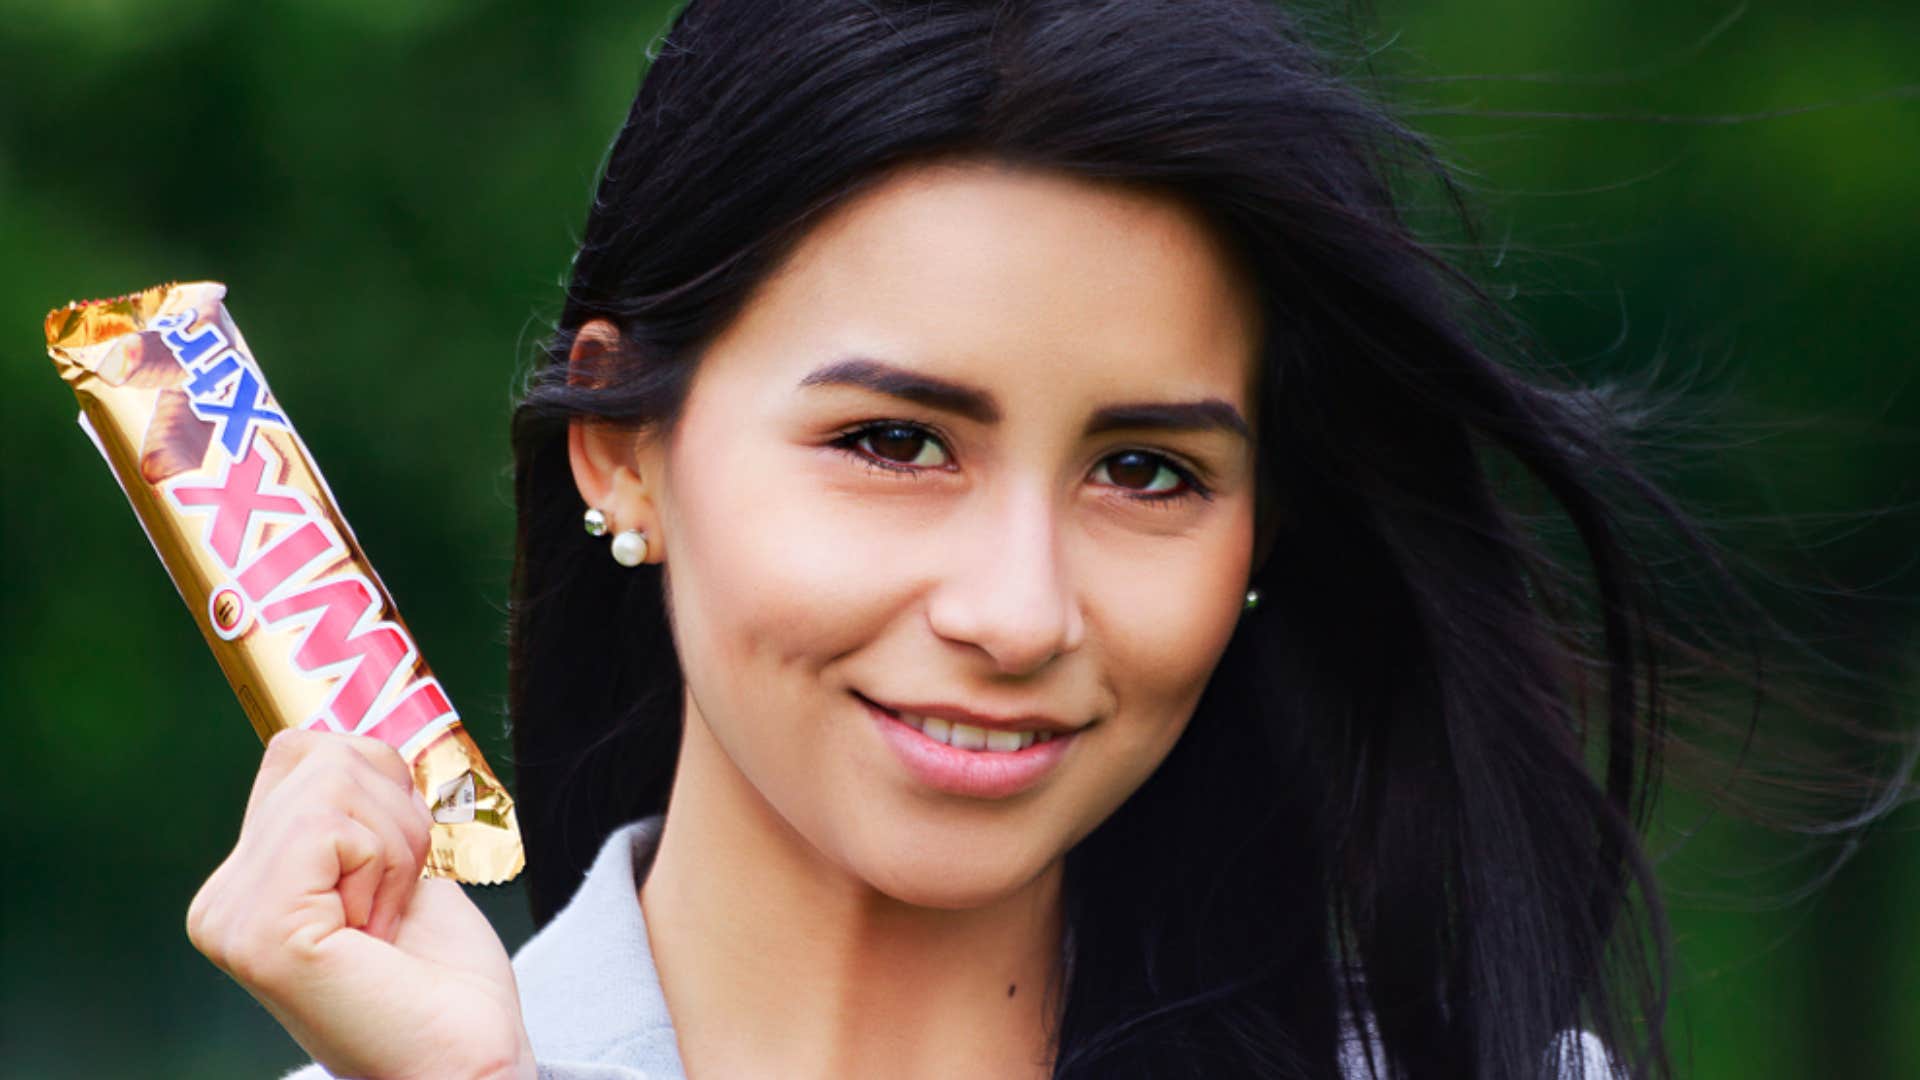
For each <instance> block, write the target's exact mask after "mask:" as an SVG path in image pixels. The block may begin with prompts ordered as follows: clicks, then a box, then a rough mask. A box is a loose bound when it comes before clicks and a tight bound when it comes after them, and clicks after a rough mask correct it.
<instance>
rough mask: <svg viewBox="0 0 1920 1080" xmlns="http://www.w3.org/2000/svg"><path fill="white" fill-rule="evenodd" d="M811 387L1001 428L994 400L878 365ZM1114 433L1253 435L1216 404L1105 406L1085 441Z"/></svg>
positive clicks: (848, 364)
mask: <svg viewBox="0 0 1920 1080" xmlns="http://www.w3.org/2000/svg"><path fill="white" fill-rule="evenodd" d="M800 386H801V387H802V388H805V387H809V386H853V387H858V388H860V389H862V390H870V391H872V392H874V393H876V394H885V395H886V396H888V397H896V398H900V399H901V400H903V401H911V402H914V403H915V404H919V405H925V406H927V407H928V408H932V409H939V410H941V411H942V412H950V413H953V414H955V415H957V416H962V417H965V418H966V419H968V420H972V421H974V422H976V423H980V424H996V423H999V422H1000V417H1001V411H1000V403H999V402H997V401H995V400H994V397H993V395H992V394H989V393H987V392H986V391H985V390H981V389H979V388H977V387H972V386H967V385H966V384H964V383H957V382H952V381H950V380H947V379H942V378H939V377H937V376H933V375H926V374H922V373H920V372H918V371H911V370H908V369H907V368H903V367H896V366H894V365H892V364H888V363H884V362H882V361H879V360H871V359H868V358H866V357H853V358H851V359H847V360H839V361H835V362H834V363H831V364H827V365H825V366H823V367H820V368H818V369H816V370H814V371H813V372H812V373H810V374H808V375H807V376H806V378H803V379H801V380H800ZM1117 430H1155V431H1220V432H1225V433H1226V434H1229V435H1237V436H1239V437H1240V438H1242V439H1245V440H1247V441H1249V442H1251V441H1252V440H1253V430H1252V428H1250V427H1249V426H1248V425H1247V420H1246V418H1245V417H1244V416H1241V415H1240V410H1239V409H1236V408H1234V407H1233V406H1232V405H1231V404H1229V403H1228V402H1225V401H1222V400H1221V399H1219V398H1212V397H1210V398H1202V399H1200V400H1199V401H1143V402H1131V403H1126V404H1120V405H1107V406H1104V407H1102V408H1101V409H1100V410H1099V411H1097V412H1095V413H1094V414H1093V416H1092V417H1090V418H1089V419H1088V420H1087V430H1086V434H1088V435H1098V434H1100V433H1101V432H1106V431H1117Z"/></svg>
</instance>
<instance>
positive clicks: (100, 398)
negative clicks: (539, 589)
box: [46, 282, 524, 884]
mask: <svg viewBox="0 0 1920 1080" xmlns="http://www.w3.org/2000/svg"><path fill="white" fill-rule="evenodd" d="M225 297H226V287H225V286H224V285H221V284H219V283H217V282H191V283H183V284H176V285H163V286H155V287H154V288H151V289H147V290H144V291H142V292H138V293H133V294H130V295H128V296H122V297H117V298H114V299H111V300H96V301H90V302H86V303H74V304H69V305H67V306H66V307H64V308H60V309H58V310H55V311H52V312H49V313H48V315H47V320H46V332H47V353H48V355H50V356H51V357H52V358H53V362H54V366H55V367H56V368H57V369H58V370H59V372H60V377H61V378H62V379H64V380H65V381H66V383H67V385H68V386H70V387H72V388H73V392H74V395H75V396H76V397H77V398H78V399H79V401H80V426H81V427H82V428H84V429H85V430H86V432H87V434H88V435H89V436H90V437H91V438H92V439H93V442H94V445H95V446H96V447H98V448H99V450H100V455H101V456H102V457H104V458H105V459H106V461H107V466H108V468H109V469H111V470H112V472H113V475H114V478H115V479H116V480H117V481H119V484H120V487H121V489H122V490H123V491H125V492H126V494H127V499H128V501H130V502H131V503H132V504H133V509H134V514H135V515H136V516H137V517H138V518H139V519H140V525H141V527H142V528H144V529H145V530H146V533H147V538H148V539H149V540H151V541H152V542H153V548H154V551H155V552H156V553H158V554H159V556H160V561H161V562H162V563H163V564H164V565H165V566H166V568H167V572H168V573H169V574H170V575H172V577H173V583H174V585H175V586H176V587H178V588H179V590H180V596H181V599H183V600H185V601H186V604H187V608H188V610H189V611H190V612H191V613H192V614H193V617H194V621H195V622H196V623H197V624H198V625H199V627H200V631H201V633H202V635H204V636H205V638H206V640H207V645H208V647H209V648H211V649H212V650H213V655H214V658H215V659H216V660H218V661H219V663H220V669H221V670H222V671H223V672H225V673H226V676H227V681H228V682H229V683H230V684H232V686H233V691H234V694H235V695H236V696H238V697H239V699H240V705H241V707H242V708H243V709H244V710H245V711H246V714H247V719H248V720H250V721H251V722H252V723H253V727H254V731H255V732H256V733H257V734H258V735H259V736H260V738H261V740H262V741H263V742H264V741H265V740H266V739H268V738H270V737H272V735H273V733H274V732H276V731H279V730H281V729H283V728H289V727H305V728H311V729H313V730H317V731H339V732H347V733H351V734H358V735H369V736H372V737H374V738H377V739H380V740H381V741H383V742H385V743H387V744H389V745H391V746H393V747H394V748H395V749H396V750H398V751H399V752H400V755H401V756H402V757H403V758H405V759H406V761H407V763H408V765H409V766H411V768H412V769H413V782H414V788H415V790H417V791H418V792H419V793H420V796H421V798H423V799H424V800H425V801H426V804H427V806H428V808H429V809H430V810H431V811H432V814H433V821H434V824H433V829H432V843H431V847H430V850H429V852H428V855H427V866H426V872H427V873H428V874H432V875H435V876H439V877H450V878H454V879H456V880H459V881H464V882H469V883H473V884H496V883H499V882H503V881H508V880H510V879H512V878H513V877H514V876H515V875H517V874H518V873H519V872H520V870H521V867H522V865H523V862H524V858H523V855H522V852H521V847H520V829H519V826H518V825H517V824H516V822H515V820H514V812H513V800H512V799H511V798H510V797H509V796H508V794H507V791H506V789H505V788H504V787H502V786H501V785H500V781H499V780H498V779H497V778H496V777H495V776H494V774H493V771H492V770H491V769H489V768H488V767H487V763H486V761H485V759H483V758H482V757H481V754H480V749H479V747H478V746H476V745H475V744H474V742H473V739H472V738H471V737H470V736H469V735H468V734H467V731H466V729H465V727H464V726H462V725H461V723H460V717H459V714H458V713H456V712H455V711H454V709H453V705H452V704H451V702H450V701H449V700H448V698H447V695H446V692H445V690H444V689H442V688H441V686H440V683H439V681H438V680H437V679H435V678H434V677H433V674H432V672H430V671H429V670H428V669H427V665H426V661H425V660H424V659H422V658H421V656H420V650H419V648H418V646H417V645H415V643H414V640H413V635H412V634H411V633H409V632H408V630H407V628H406V624H405V623H403V622H401V620H400V614H399V612H398V611H396V610H394V606H393V600H392V599H391V598H390V597H389V596H388V595H387V590H386V588H385V587H384V586H383V585H381V583H380V578H379V576H378V575H376V574H375V573H374V571H373V567H372V565H371V564H370V563H368V562H367V558H366V555H365V553H364V552H362V551H361V550H360V544H359V542H358V541H357V540H355V539H354V536H353V531H352V530H351V529H349V528H348V527H347V523H346V520H345V519H344V518H342V517H341V515H340V510H339V507H338V505H337V504H336V503H335V501H334V499H333V494H332V492H330V491H329V490H328V489H327V483H326V481H325V480H324V479H323V478H322V477H321V475H320V471H319V469H318V468H316V467H315V466H314V464H313V459H312V457H311V456H310V455H309V454H308V453H307V448H306V445H305V444H304V443H302V442H301V441H300V436H299V435H298V434H296V433H295V432H294V430H293V427H292V425H291V424H289V423H288V422H287V416H286V412H285V410H284V409H282V408H281V406H280V403H279V402H278V401H277V400H276V399H275V398H274V396H273V393H272V391H270V390H269V389H268V388H267V382H266V379H265V377H264V376H262V375H261V373H260V368H259V365H258V364H257V363H256V362H255V361H254V358H253V354H252V352H251V351H250V350H249V349H248V348H247V345H246V342H245V341H244V340H243V339H242V338H241V336H240V331H239V330H238V329H237V328H236V327H235V326H234V325H233V320H232V319H231V318H230V317H229V316H228V314H227V309H226V304H225V302H224V301H225Z"/></svg>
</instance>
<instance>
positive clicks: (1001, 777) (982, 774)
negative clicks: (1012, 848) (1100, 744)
mask: <svg viewBox="0 0 1920 1080" xmlns="http://www.w3.org/2000/svg"><path fill="white" fill-rule="evenodd" d="M854 696H855V697H856V698H857V699H858V700H859V701H860V703H861V705H862V706H863V707H864V708H865V709H866V711H867V714H868V716H869V717H870V718H872V720H873V722H874V724H875V725H876V726H877V727H878V729H879V732H880V735H881V737H882V738H883V739H884V741H885V742H886V743H887V746H888V747H889V749H891V750H892V751H893V753H894V756H895V758H896V759H897V760H898V761H899V762H900V763H901V765H902V767H903V768H904V769H905V771H906V772H907V774H908V775H909V776H911V777H912V778H913V779H914V780H916V781H917V782H919V783H920V784H922V785H924V786H926V787H929V788H932V789H934V790H936V791H941V792H945V793H947V794H950V795H959V796H963V797H968V798H980V799H1001V798H1010V797H1012V796H1014V795H1018V794H1020V793H1021V792H1023V791H1027V790H1029V789H1031V788H1033V787H1034V786H1036V785H1037V784H1039V783H1040V782H1041V781H1042V780H1044V779H1045V778H1046V777H1047V776H1048V775H1049V774H1051V773H1052V772H1053V770H1054V769H1055V768H1057V767H1058V766H1059V764H1060V762H1061V760H1062V759H1064V758H1065V757H1066V755H1067V753H1068V749H1069V747H1071V746H1072V744H1073V743H1074V742H1075V741H1076V739H1077V735H1076V733H1075V732H1073V731H1072V730H1069V731H1066V732H1064V733H1062V732H1055V731H1044V732H1043V731H1040V730H1036V729H1034V728H1028V729H1025V734H1022V733H1021V729H1019V728H1014V727H1008V726H1005V722H1004V721H1002V722H1001V723H1000V724H998V725H996V726H994V727H993V728H991V729H988V728H986V727H985V726H984V725H979V724H970V723H967V722H966V721H959V722H949V721H946V720H945V718H944V717H938V716H935V717H926V716H922V715H918V714H915V713H913V712H911V711H895V710H893V709H890V708H888V707H886V706H883V705H880V704H878V703H876V702H874V701H872V700H871V699H868V698H866V697H864V696H862V695H859V694H855V695H854ZM949 711H950V710H949ZM964 715H977V714H964ZM915 720H918V721H920V724H921V725H922V726H915V724H914V721H915ZM942 724H946V725H947V730H946V731H945V732H944V733H942V732H940V730H939V729H940V725H942ZM924 726H932V727H933V728H934V733H935V734H944V735H945V738H944V739H943V738H935V737H932V736H930V735H929V733H928V732H927V731H926V730H923V727H924ZM955 732H959V733H960V740H959V741H960V742H961V743H962V745H954V744H953V741H952V740H953V737H954V733H955ZM972 733H979V734H978V737H976V736H975V735H974V734H972ZM1041 734H1045V735H1046V736H1047V737H1046V738H1044V739H1042V738H1040V735H1041ZM989 740H991V741H993V742H994V743H997V744H998V747H999V748H992V747H989V746H988V745H986V743H987V741H989ZM1010 740H1011V741H1010ZM975 741H979V742H981V743H982V745H981V746H979V747H978V748H976V749H968V748H967V745H966V744H971V743H973V742H975ZM1016 744H1018V745H1016Z"/></svg>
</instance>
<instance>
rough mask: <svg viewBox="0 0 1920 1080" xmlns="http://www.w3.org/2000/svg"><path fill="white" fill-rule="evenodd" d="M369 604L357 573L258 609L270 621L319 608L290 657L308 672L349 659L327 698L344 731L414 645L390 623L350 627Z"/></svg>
mask: <svg viewBox="0 0 1920 1080" xmlns="http://www.w3.org/2000/svg"><path fill="white" fill-rule="evenodd" d="M373 606H374V593H373V590H372V588H371V587H370V586H369V585H368V584H367V582H366V581H364V580H362V579H360V578H357V577H349V578H336V579H334V580H332V581H328V582H324V583H322V584H320V585H316V586H314V587H313V588H310V589H305V590H302V591H300V592H297V593H294V594H293V595H291V596H289V597H287V598H285V599H284V600H276V601H274V602H273V603H271V604H268V605H267V606H266V607H265V608H262V609H261V611H260V617H261V618H262V619H263V620H265V621H266V622H269V623H279V622H285V621H286V620H288V619H291V618H293V617H294V616H296V615H300V614H302V613H305V612H309V611H318V612H320V617H319V618H318V619H317V620H315V622H314V624H313V628H312V629H310V630H308V631H307V636H306V638H305V639H304V640H302V641H301V642H300V647H299V648H298V649H297V650H295V651H294V654H293V659H294V663H296V664H298V665H299V666H300V668H301V669H302V670H304V671H309V672H316V671H320V670H322V669H324V668H329V667H333V666H335V665H338V664H352V665H353V669H352V671H350V672H348V674H347V676H346V678H345V679H343V680H342V681H341V683H340V687H339V689H338V690H336V691H334V695H333V700H332V701H331V702H329V704H328V708H329V709H331V710H332V712H333V717H334V721H335V723H337V724H339V726H340V728H341V729H342V730H344V731H354V730H357V729H358V728H359V727H360V722H361V721H362V720H364V719H366V716H367V712H368V711H369V710H370V709H372V708H373V704H374V701H375V700H376V699H378V698H379V696H380V691H381V690H383V689H385V688H386V685H387V682H388V680H389V679H391V678H392V677H393V673H394V672H395V671H398V670H399V668H400V664H401V663H402V662H403V661H405V660H408V659H411V658H412V656H413V647H412V646H411V645H410V644H409V643H408V641H407V639H406V636H405V635H403V634H401V633H400V630H399V628H398V627H396V626H394V625H393V624H392V623H385V622H383V623H379V624H376V625H375V626H373V627H372V628H371V629H368V630H364V631H360V632H357V633H356V632H355V628H356V627H358V626H359V625H360V623H361V622H363V621H364V620H365V619H366V617H367V614H368V612H369V611H370V610H372V609H373Z"/></svg>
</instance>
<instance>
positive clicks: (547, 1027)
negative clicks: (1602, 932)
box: [284, 815, 1611, 1080]
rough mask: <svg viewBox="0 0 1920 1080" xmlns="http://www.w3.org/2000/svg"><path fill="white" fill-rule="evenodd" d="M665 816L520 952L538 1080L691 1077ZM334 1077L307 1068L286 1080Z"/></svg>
mask: <svg viewBox="0 0 1920 1080" xmlns="http://www.w3.org/2000/svg"><path fill="white" fill-rule="evenodd" d="M663 820H664V819H663V818H661V817H660V816H658V815H656V816H654V817H650V818H645V819H643V820H640V821H636V822H633V823H632V824H629V825H626V826H623V827H622V828H620V829H617V830H615V831H614V833H613V835H611V836H609V837H608V838H607V841H606V843H605V844H603V845H602V846H601V848H600V854H599V855H597V856H596V857H595V858H594V861H593V867H592V869H590V870H588V871H587V876H586V879H585V880H584V881H582V882H581V884H580V888H579V891H577V892H575V893H574V896H573V899H572V900H571V901H569V902H568V904H567V906H566V907H565V908H564V909H562V910H561V911H560V913H559V914H557V915H555V916H554V917H553V918H552V919H551V920H549V921H548V923H547V925H546V926H544V927H542V928H541V929H540V932H539V933H536V934H535V935H533V937H532V938H530V939H528V941H527V943H526V944H525V945H523V946H521V947H520V951H519V952H518V953H516V954H514V957H513V972H514V978H515V980H516V981H517V982H518V983H519V986H520V1008H521V1012H522V1015H523V1017H524V1019H525V1020H526V1024H527V1035H528V1037H529V1038H530V1039H531V1040H532V1043H533V1055H534V1059H535V1060H536V1061H538V1062H539V1065H540V1080H686V1072H685V1070H684V1069H683V1067H682V1066H681V1064H680V1048H679V1045H678V1044H677V1043H676V1042H675V1041H674V1036H673V1020H672V1018H670V1017H669V1016H668V1015H667V1001H666V998H665V997H664V996H663V995H662V994H661V992H660V979H659V976H658V974H657V973H656V971H655V969H654V966H653V950H652V949H651V947H649V946H648V944H647V924H646V919H645V917H644V916H643V915H642V914H641V912H640V896H639V882H640V881H641V880H642V878H643V876H644V875H645V873H646V869H647V867H648V866H649V865H651V863H652V861H653V852H654V849H655V847H656V846H657V845H658V844H659V841H660V826H661V823H662V821H663ZM1342 1050H1343V1054H1342V1060H1341V1067H1342V1068H1341V1071H1342V1072H1343V1073H1344V1074H1345V1075H1346V1076H1348V1077H1354V1078H1360V1077H1365V1076H1366V1075H1367V1068H1366V1065H1365V1064H1364V1056H1363V1050H1362V1046H1361V1043H1360V1036H1359V1034H1358V1033H1357V1032H1350V1034H1349V1037H1348V1039H1347V1042H1346V1044H1345V1046H1344V1047H1343V1048H1342ZM1376 1052H1377V1050H1376ZM1580 1054H1581V1056H1582V1057H1584V1059H1585V1073H1584V1075H1585V1077H1586V1080H1604V1078H1605V1077H1607V1076H1609V1075H1611V1074H1610V1073H1609V1072H1608V1061H1607V1055H1606V1054H1605V1052H1604V1050H1603V1049H1602V1047H1601V1045H1600V1042H1599V1040H1598V1039H1596V1038H1595V1037H1594V1036H1592V1035H1591V1034H1586V1033H1582V1034H1581V1035H1580ZM330 1075H331V1074H329V1073H327V1072H326V1071H325V1070H323V1069H322V1068H320V1066H318V1065H309V1066H307V1067H305V1068H303V1069H298V1070H296V1071H294V1072H292V1073H289V1074H288V1075H287V1076H286V1077H285V1078H284V1080H327V1078H328V1077H330ZM1564 1075H1565V1076H1569V1077H1570V1076H1572V1075H1573V1073H1572V1072H1571V1070H1568V1071H1567V1072H1566V1073H1565V1074H1564Z"/></svg>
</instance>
